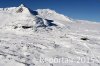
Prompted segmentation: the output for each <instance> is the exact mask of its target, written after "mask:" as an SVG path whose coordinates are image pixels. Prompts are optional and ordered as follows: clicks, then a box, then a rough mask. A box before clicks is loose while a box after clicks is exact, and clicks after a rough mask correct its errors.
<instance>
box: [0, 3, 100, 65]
mask: <svg viewBox="0 0 100 66" xmlns="http://www.w3.org/2000/svg"><path fill="white" fill-rule="evenodd" d="M99 50H100V23H97V22H91V21H86V20H74V19H70V18H69V17H66V16H64V15H62V14H59V13H57V12H55V11H53V10H50V9H37V10H31V9H30V8H27V7H26V6H24V5H23V4H21V5H20V6H18V7H10V8H0V66H100V57H99V56H100V51H99ZM57 61H58V62H57Z"/></svg>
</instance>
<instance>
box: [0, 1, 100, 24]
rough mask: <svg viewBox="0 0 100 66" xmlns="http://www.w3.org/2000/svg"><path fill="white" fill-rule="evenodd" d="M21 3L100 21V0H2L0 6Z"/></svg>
mask: <svg viewBox="0 0 100 66" xmlns="http://www.w3.org/2000/svg"><path fill="white" fill-rule="evenodd" d="M21 3H23V4H25V5H26V6H27V7H29V8H31V9H33V10H36V9H45V8H49V9H52V10H55V11H56V12H58V13H61V14H64V15H66V16H69V17H71V18H73V19H84V20H90V21H97V22H100V0H0V8H2V7H13V6H19V5H20V4H21Z"/></svg>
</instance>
